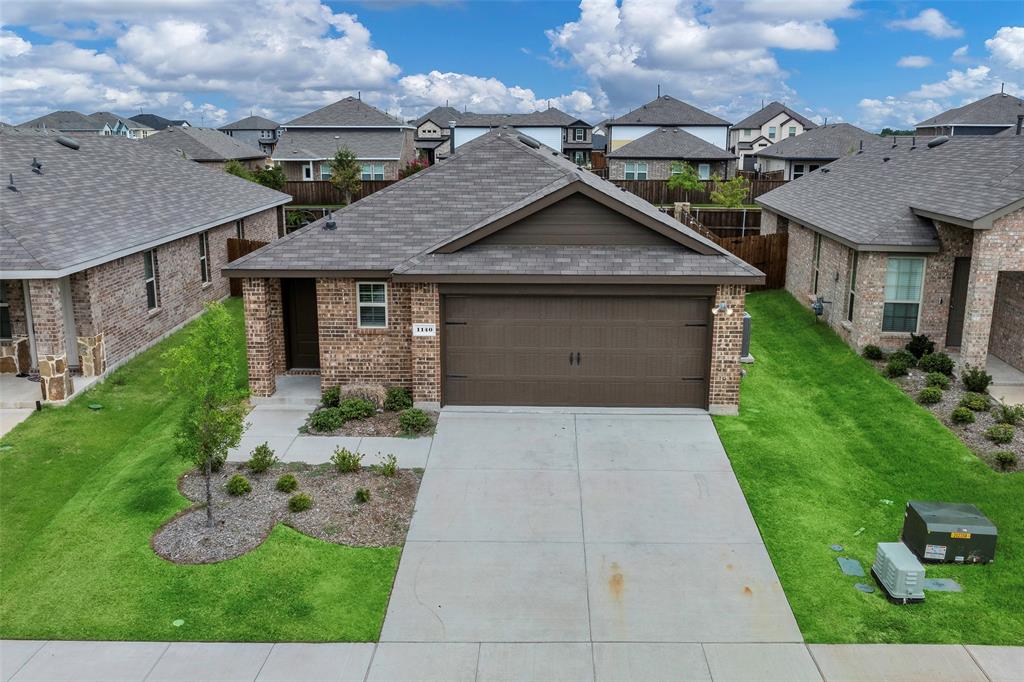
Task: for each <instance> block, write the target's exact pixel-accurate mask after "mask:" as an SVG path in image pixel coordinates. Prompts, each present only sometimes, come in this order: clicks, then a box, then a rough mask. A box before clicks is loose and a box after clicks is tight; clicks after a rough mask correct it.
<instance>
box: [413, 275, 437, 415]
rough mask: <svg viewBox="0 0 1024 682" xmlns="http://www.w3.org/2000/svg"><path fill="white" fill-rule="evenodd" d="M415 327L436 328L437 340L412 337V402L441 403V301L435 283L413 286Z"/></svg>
mask: <svg viewBox="0 0 1024 682" xmlns="http://www.w3.org/2000/svg"><path fill="white" fill-rule="evenodd" d="M409 289H410V309H411V313H412V323H413V324H414V325H416V324H432V325H434V336H413V337H412V399H413V402H416V403H432V404H434V405H440V403H441V297H440V294H439V292H438V289H437V285H436V284H433V283H416V284H410V285H409Z"/></svg>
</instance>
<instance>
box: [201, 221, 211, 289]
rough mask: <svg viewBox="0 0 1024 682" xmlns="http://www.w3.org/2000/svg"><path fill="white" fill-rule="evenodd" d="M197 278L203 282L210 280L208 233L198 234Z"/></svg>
mask: <svg viewBox="0 0 1024 682" xmlns="http://www.w3.org/2000/svg"><path fill="white" fill-rule="evenodd" d="M199 279H200V281H202V283H203V284H206V283H207V282H209V281H210V233H209V232H203V233H202V234H201V235H199Z"/></svg>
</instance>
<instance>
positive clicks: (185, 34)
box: [0, 0, 1024, 129]
mask: <svg viewBox="0 0 1024 682" xmlns="http://www.w3.org/2000/svg"><path fill="white" fill-rule="evenodd" d="M0 23H2V24H3V28H2V31H0V118H2V119H3V120H4V121H8V122H14V123H20V122H22V121H25V120H28V119H31V118H33V117H35V116H38V115H41V114H43V113H46V112H48V111H52V110H54V109H76V110H80V111H83V112H85V113H91V112H93V111H97V110H111V111H115V112H119V113H125V114H131V113H137V112H139V111H140V110H142V111H147V112H155V113H160V114H163V115H166V116H169V117H173V118H178V117H185V118H188V119H189V120H190V121H192V123H193V124H205V125H219V124H222V123H226V122H228V121H231V120H234V119H236V118H239V117H241V116H244V115H248V114H249V112H250V111H252V112H255V113H259V114H263V115H266V116H269V117H271V118H274V119H275V120H278V121H287V120H288V119H289V118H292V117H294V116H296V115H299V114H301V113H304V112H306V111H310V110H312V109H314V108H317V107H319V106H322V105H324V104H327V103H330V102H332V101H335V100H337V99H339V98H341V97H343V96H346V95H349V94H355V93H356V92H361V93H362V97H363V98H364V99H365V100H367V101H370V102H372V103H373V104H375V105H377V106H379V107H381V108H382V109H387V110H388V111H390V112H391V113H394V114H397V115H401V116H404V117H413V116H416V115H418V114H420V113H423V112H424V111H426V110H427V109H429V108H430V107H432V106H434V105H436V104H443V103H445V102H446V101H447V102H449V103H450V104H451V105H452V106H457V107H459V108H468V109H469V110H471V111H481V112H491V111H532V110H534V109H537V108H543V107H546V106H549V105H550V106H557V107H559V108H561V109H563V110H566V111H569V112H571V113H574V114H578V115H581V116H583V117H585V118H586V119H588V120H592V121H593V122H595V123H596V122H597V121H599V120H601V119H603V118H604V117H606V116H608V115H617V114H621V113H623V112H625V111H627V110H629V109H631V108H633V107H635V106H638V105H639V104H642V103H643V102H645V101H648V100H650V99H652V98H653V97H654V96H655V94H656V91H657V87H658V85H659V84H660V85H661V88H662V92H665V93H669V94H672V95H675V96H676V97H679V98H680V99H683V100H686V101H688V102H691V103H692V104H695V105H697V106H700V107H702V108H705V109H707V110H709V111H712V112H714V113H716V114H719V115H721V116H724V117H725V118H726V119H729V120H733V121H736V120H739V119H740V118H742V117H743V116H746V115H747V114H749V113H751V112H752V111H754V110H756V109H757V108H759V107H760V104H761V102H762V100H765V101H767V100H771V99H779V100H783V101H785V102H787V103H788V104H790V105H791V106H793V107H794V108H796V109H797V110H799V111H801V112H804V113H805V114H806V115H808V116H809V117H811V118H814V119H815V120H819V121H820V120H822V119H824V118H825V117H828V118H829V119H830V120H832V121H839V120H844V121H849V122H852V123H855V124H858V125H862V126H864V127H867V128H871V129H878V128H880V127H882V126H899V127H907V126H911V125H912V124H913V123H914V122H916V121H918V120H921V119H923V118H926V117H928V116H931V115H932V114H935V113H937V112H939V111H942V110H944V109H946V108H949V107H950V106H957V105H960V104H963V103H964V102H967V101H971V100H974V99H977V98H979V97H982V96H985V95H989V94H992V93H993V92H998V91H999V89H1000V87H1001V84H1002V83H1005V84H1006V86H1005V87H1006V90H1007V91H1008V92H1011V93H1014V94H1018V95H1020V94H1022V91H1024V87H1022V86H1024V3H1022V2H1020V0H1008V1H1006V2H1003V1H996V2H978V1H973V2H923V3H921V2H899V3H897V2H852V1H850V0H784V1H779V0H743V1H740V0H736V1H731V0H705V1H703V2H687V1H683V0H618V1H616V0H582V2H558V1H554V0H551V1H544V2H518V1H517V2H509V1H504V2H503V1H492V0H479V1H474V0H462V1H459V0H453V1H447V0H428V1H422V2H421V1H417V0H389V1H387V2H372V1H370V0H365V1H363V2H328V1H326V0H246V1H245V2H235V1H234V0H221V1H219V2H216V1H211V0H161V1H160V2H149V1H147V0H49V1H47V2H42V1H40V0H5V1H4V2H3V4H2V5H0Z"/></svg>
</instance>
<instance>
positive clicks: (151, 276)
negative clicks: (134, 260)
mask: <svg viewBox="0 0 1024 682" xmlns="http://www.w3.org/2000/svg"><path fill="white" fill-rule="evenodd" d="M142 263H143V266H144V268H145V275H146V307H148V308H149V309H150V310H156V309H157V308H159V307H160V263H159V262H158V261H157V257H156V249H152V250H150V251H145V252H143V254H142Z"/></svg>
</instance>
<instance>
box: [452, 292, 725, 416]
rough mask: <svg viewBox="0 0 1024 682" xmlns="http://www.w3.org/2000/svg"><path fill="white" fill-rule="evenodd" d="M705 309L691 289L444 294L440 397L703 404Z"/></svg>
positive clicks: (706, 300) (455, 400)
mask: <svg viewBox="0 0 1024 682" xmlns="http://www.w3.org/2000/svg"><path fill="white" fill-rule="evenodd" d="M620 290H621V288H620ZM443 293H444V292H443ZM710 309H711V298H710V296H694V295H689V296H681V295H649V294H648V295H578V294H577V295H561V294H560V295H544V294H537V293H531V294H479V293H469V294H461V293H444V295H443V303H442V315H443V319H444V329H443V332H442V347H443V363H444V364H443V366H442V374H443V382H444V403H445V404H447V405H577V406H606V407H697V408H706V407H707V392H708V391H707V385H708V384H707V382H708V371H709V365H710V357H709V352H710V343H711V339H710V327H709V322H710Z"/></svg>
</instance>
